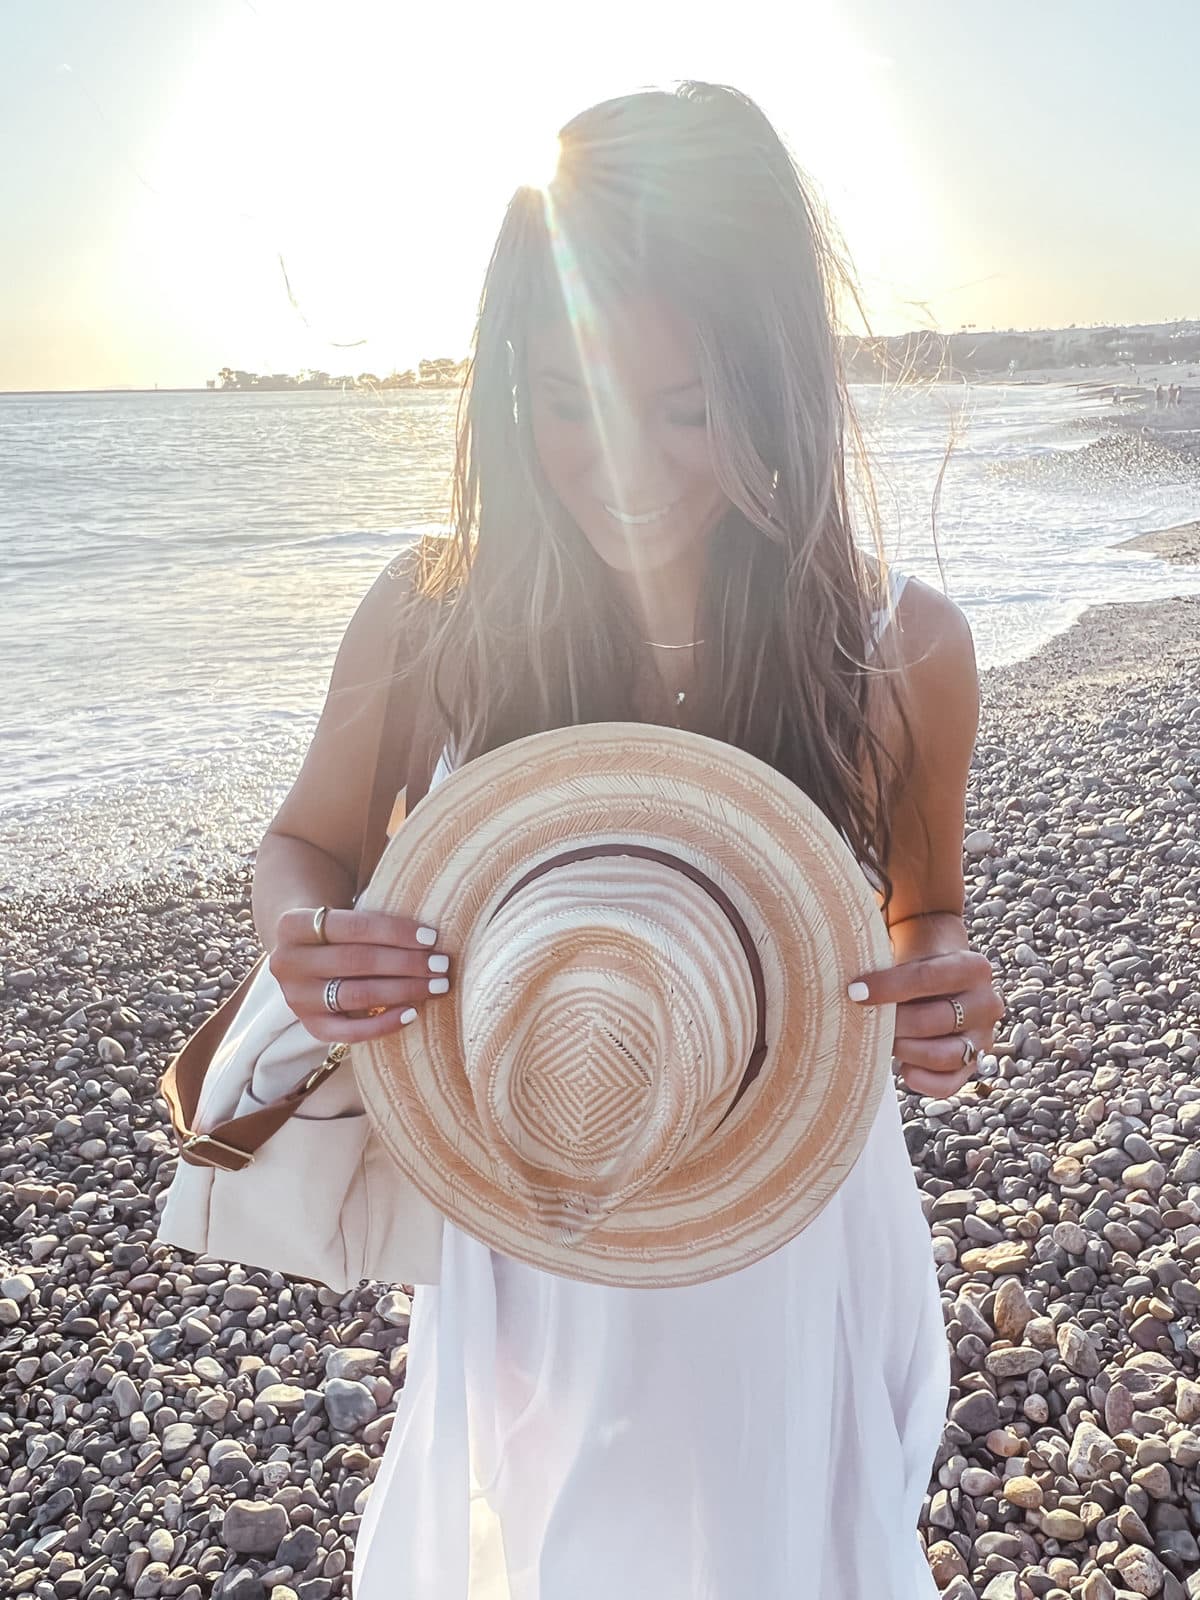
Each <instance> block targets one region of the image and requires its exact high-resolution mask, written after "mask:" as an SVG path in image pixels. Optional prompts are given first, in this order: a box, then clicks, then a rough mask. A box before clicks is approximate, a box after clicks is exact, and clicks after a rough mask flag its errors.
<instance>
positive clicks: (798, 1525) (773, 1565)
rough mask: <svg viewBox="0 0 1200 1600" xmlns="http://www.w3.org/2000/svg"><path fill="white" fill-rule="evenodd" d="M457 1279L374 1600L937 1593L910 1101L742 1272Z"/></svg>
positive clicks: (454, 1241) (382, 1513) (924, 1276)
mask: <svg viewBox="0 0 1200 1600" xmlns="http://www.w3.org/2000/svg"><path fill="white" fill-rule="evenodd" d="M903 582H904V578H903V576H902V575H899V574H896V575H894V577H893V588H892V606H893V609H894V606H895V602H896V600H897V599H898V598H899V594H900V590H901V588H902V586H903ZM889 615H890V612H883V613H880V614H879V615H878V616H877V618H876V628H875V638H876V639H878V637H879V634H880V633H881V632H882V629H883V627H884V626H886V623H887V620H888V617H889ZM445 772H446V768H445V765H444V763H443V764H442V765H441V766H440V767H439V771H438V774H437V775H436V779H435V781H437V780H440V778H441V777H444V776H445ZM441 1270H442V1276H441V1282H440V1283H439V1284H437V1285H436V1286H434V1285H426V1286H417V1287H416V1289H415V1292H414V1298H413V1314H412V1324H411V1329H410V1337H409V1354H408V1374H407V1380H406V1383H405V1387H404V1392H403V1395H402V1396H401V1400H400V1405H399V1411H398V1415H397V1418H396V1422H395V1425H394V1427H393V1429H392V1434H391V1438H390V1439H389V1441H388V1445H387V1449H386V1451H385V1454H384V1457H383V1460H382V1462H381V1463H380V1470H379V1473H378V1476H377V1477H376V1479H375V1483H374V1486H373V1488H372V1491H371V1495H370V1498H369V1500H368V1502H367V1506H366V1510H365V1512H364V1515H363V1521H362V1526H361V1529H360V1532H359V1538H358V1543H357V1548H356V1551H355V1560H354V1596H355V1600H933V1597H936V1594H937V1589H936V1587H935V1585H934V1583H933V1579H932V1577H931V1575H930V1572H929V1568H928V1566H927V1564H926V1561H925V1558H924V1555H923V1553H922V1551H921V1548H920V1544H919V1542H918V1539H917V1531H916V1530H917V1517H918V1514H919V1512H920V1509H921V1502H922V1498H923V1496H924V1493H925V1490H926V1486H927V1483H928V1479H929V1475H930V1471H931V1467H932V1463H933V1457H934V1454H935V1452H936V1449H937V1446H938V1443H939V1440H940V1436H941V1430H942V1424H943V1420H944V1417H945V1412H946V1403H947V1399H948V1387H949V1359H948V1353H947V1349H946V1340H945V1333H944V1328H943V1319H942V1313H941V1306H940V1300H939V1294H938V1285H937V1279H936V1276H935V1271H934V1265H933V1260H932V1254H931V1250H930V1240H929V1230H928V1227H927V1225H926V1223H925V1220H924V1217H923V1215H922V1212H921V1206H920V1201H919V1197H918V1192H917V1187H916V1183H915V1180H914V1177H913V1172H912V1168H911V1166H910V1164H909V1159H908V1153H907V1150H906V1148H905V1144H904V1140H903V1137H902V1133H901V1124H900V1112H899V1104H898V1101H897V1098H896V1096H895V1095H894V1094H890V1093H889V1094H885V1095H884V1097H883V1100H882V1103H881V1105H880V1108H879V1112H878V1115H877V1117H876V1120H875V1124H874V1127H873V1129H872V1131H871V1134H870V1136H869V1139H868V1142H867V1145H866V1147H865V1149H864V1151H863V1154H862V1156H861V1157H860V1159H859V1161H858V1162H857V1164H856V1166H855V1168H854V1170H853V1171H852V1172H851V1174H850V1176H849V1177H848V1178H847V1179H846V1181H845V1183H844V1184H843V1185H842V1187H841V1188H840V1189H839V1190H838V1192H837V1194H836V1195H835V1196H834V1197H833V1199H832V1200H831V1201H830V1203H829V1204H828V1205H827V1206H826V1208H825V1210H824V1211H823V1212H822V1213H821V1214H820V1216H819V1217H818V1218H817V1219H816V1221H815V1222H813V1223H812V1224H811V1225H810V1226H809V1227H808V1228H806V1229H805V1230H804V1232H803V1233H801V1234H799V1235H798V1236H797V1237H796V1238H795V1239H793V1240H792V1241H791V1242H790V1243H789V1244H787V1245H784V1246H783V1247H782V1248H781V1249H779V1250H777V1251H775V1252H774V1253H773V1254H772V1255H770V1256H767V1257H766V1258H765V1259H764V1260H762V1261H758V1262H756V1263H754V1264H753V1265H752V1266H749V1267H746V1268H743V1269H741V1270H740V1271H737V1272H734V1273H732V1274H731V1275H729V1276H728V1277H724V1278H719V1279H717V1280H715V1281H714V1282H711V1283H705V1284H699V1285H695V1286H693V1287H690V1288H682V1289H624V1288H610V1287H607V1286H602V1285H595V1284H586V1283H576V1282H574V1281H572V1280H571V1279H567V1278H561V1277H557V1276H555V1275H553V1274H551V1273H547V1272H543V1271H541V1270H539V1269H538V1268H535V1267H530V1266H526V1265H524V1264H523V1263H519V1262H515V1261H512V1260H510V1259H509V1258H508V1257H505V1256H502V1255H499V1254H497V1253H496V1252H495V1251H493V1250H490V1249H489V1248H488V1247H487V1246H486V1245H483V1244H480V1243H479V1242H478V1241H477V1240H475V1239H473V1238H471V1237H469V1236H468V1235H467V1234H465V1233H462V1232H460V1231H459V1230H458V1229H456V1228H454V1227H452V1226H451V1225H449V1224H447V1225H446V1228H445V1237H444V1245H443V1254H442V1269H441Z"/></svg>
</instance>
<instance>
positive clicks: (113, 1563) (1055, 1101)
mask: <svg viewBox="0 0 1200 1600" xmlns="http://www.w3.org/2000/svg"><path fill="white" fill-rule="evenodd" d="M1191 538H1192V539H1193V541H1194V532H1193V533H1192V535H1191ZM1174 542H1175V544H1176V545H1177V546H1179V545H1180V544H1181V538H1180V539H1176V540H1175V541H1174ZM1152 548H1153V547H1152ZM1179 559H1185V558H1183V557H1180V558H1179ZM1198 636H1200V597H1195V596H1189V597H1186V598H1182V599H1174V600H1157V601H1154V602H1153V603H1150V604H1145V605H1136V604H1129V605H1124V604H1111V605H1106V606H1102V607H1095V608H1093V609H1091V610H1089V611H1087V612H1086V613H1085V614H1084V616H1083V617H1082V619H1081V620H1080V621H1079V622H1077V623H1076V624H1075V625H1074V626H1072V627H1071V628H1070V629H1069V630H1068V631H1067V632H1065V633H1063V634H1060V635H1059V636H1057V637H1055V638H1054V639H1052V640H1051V641H1050V642H1049V643H1048V644H1047V645H1045V646H1044V647H1043V648H1042V649H1041V650H1039V651H1038V653H1037V654H1036V655H1034V656H1033V657H1032V658H1030V659H1028V660H1024V661H1021V662H1018V663H1016V664H1015V665H1012V666H1007V667H1000V668H996V669H993V670H990V671H988V672H986V673H984V674H983V680H982V681H983V714H982V721H981V726H980V732H979V738H978V744H977V749H976V755H975V761H974V765H973V769H972V774H971V781H970V792H969V796H968V833H967V837H966V840H965V856H964V860H965V872H966V893H967V900H966V912H965V918H966V924H967V927H968V930H969V933H970V936H971V942H972V944H973V946H974V947H975V948H976V949H978V950H981V951H982V952H983V953H984V954H986V955H987V956H988V958H989V959H990V961H991V962H992V965H993V968H994V971H995V974H996V977H997V981H998V983H999V986H1000V987H1001V989H1002V991H1003V993H1004V996H1005V999H1006V1002H1007V1006H1008V1011H1007V1016H1006V1018H1005V1020H1004V1022H1003V1023H1002V1024H1001V1025H1000V1028H999V1030H998V1036H997V1039H996V1043H995V1046H994V1048H993V1050H992V1051H991V1052H990V1053H989V1054H988V1055H987V1056H986V1057H984V1059H983V1061H982V1063H981V1071H980V1075H979V1078H978V1079H977V1080H976V1082H974V1083H973V1084H971V1085H970V1086H968V1087H967V1088H966V1089H964V1090H963V1091H962V1092H961V1093H960V1094H959V1095H957V1096H955V1097H954V1098H953V1099H947V1100H932V1101H931V1100H927V1099H925V1100H923V1099H920V1098H918V1097H916V1096H913V1095H909V1094H903V1095H902V1102H903V1109H904V1118H905V1138H906V1141H907V1144H908V1148H909V1152H910V1155H911V1158H912V1161H913V1165H914V1169H915V1173H916V1177H917V1181H918V1183H919V1186H920V1189H921V1193H922V1196H923V1202H924V1205H925V1208H926V1211H927V1215H928V1217H929V1221H930V1224H931V1229H932V1248H933V1252H934V1256H935V1260H936V1262H937V1264H938V1265H937V1270H938V1276H939V1280H940V1283H941V1286H942V1292H943V1298H944V1306H945V1314H946V1320H947V1336H948V1339H949V1342H950V1345H951V1350H952V1363H953V1365H952V1377H953V1390H952V1395H951V1405H950V1413H949V1419H948V1423H947V1428H946V1432H945V1436H944V1440H943V1444H942V1447H941V1449H940V1451H939V1454H938V1457H937V1461H936V1464H935V1469H934V1476H933V1480H932V1482H931V1485H930V1489H929V1495H928V1498H927V1500H926V1504H925V1507H924V1510H923V1513H922V1519H921V1536H922V1538H923V1539H924V1541H925V1544H926V1549H927V1553H928V1557H929V1561H930V1564H931V1566H932V1569H933V1572H934V1575H935V1578H936V1582H937V1584H938V1587H939V1589H940V1590H941V1593H942V1595H943V1596H944V1597H946V1600H1030V1597H1032V1596H1039V1597H1048V1600H1076V1597H1080V1600H1114V1597H1121V1600H1127V1597H1130V1596H1163V1597H1164V1600H1200V1576H1197V1574H1200V1544H1198V1542H1197V1541H1198V1539H1200V1070H1198V1069H1200V652H1198V651H1197V648H1196V640H1197V637H1198ZM257 953H258V945H257V940H256V936H255V933H254V928H253V925H252V922H251V917H250V910H249V873H248V869H247V868H246V867H245V866H244V865H241V864H238V865H236V866H234V867H231V868H230V869H229V870H228V871H227V872H225V873H223V874H222V873H220V872H214V873H212V874H210V875H209V876H208V877H207V878H206V879H205V880H204V881H184V880H181V879H179V878H178V877H153V878H147V879H145V880H143V881H141V882H138V883H136V884H133V885H129V886H126V887H124V888H121V889H119V890H105V891H104V892H103V893H102V894H96V895H93V896H91V897H88V896H87V895H79V894H73V895H71V896H58V897H53V896H47V895H32V894H29V895H24V896H18V897H15V898H13V899H12V900H11V901H10V903H9V905H8V906H7V908H6V913H5V916H4V919H3V923H2V925H0V963H2V967H3V973H4V980H5V989H4V1001H5V1012H4V1018H3V1021H2V1023H0V1593H2V1594H4V1595H6V1596H18V1595H32V1596H37V1597H38V1600H75V1597H87V1600H119V1597H126V1596H132V1597H134V1600H142V1597H151V1600H152V1597H157V1596H160V1595H161V1596H171V1597H183V1600H208V1597H210V1596H214V1597H218V1600H266V1597H268V1596H269V1597H270V1600H332V1597H338V1596H345V1595H349V1593H350V1568H351V1562H352V1550H353V1544H354V1539H355V1534H356V1530H357V1529H358V1527H359V1523H360V1520H361V1517H362V1514H363V1509H364V1506H365V1503H366V1500H367V1497H368V1495H369V1493H370V1488H371V1482H372V1479H373V1476H374V1474H375V1472H376V1470H377V1467H378V1463H379V1458H380V1456H381V1454H382V1452H383V1449H384V1445H385V1443H386V1440H387V1436H388V1432H389V1429H390V1427H391V1423H392V1419H393V1416H394V1412H395V1407H396V1403H397V1399H398V1397H399V1394H400V1391H401V1389H402V1386H403V1382H404V1373H405V1361H406V1354H407V1346H406V1339H407V1328H408V1311H409V1301H408V1298H407V1296H406V1294H405V1292H404V1290H403V1289H402V1288H400V1287H397V1286H394V1285H387V1284H364V1285H362V1286H361V1287H360V1288H359V1289H358V1290H356V1291H354V1292H352V1293H350V1294H347V1295H344V1296H340V1295H336V1294H333V1293H331V1292H329V1291H327V1290H325V1289H323V1288H320V1287H317V1286H314V1285H312V1284H309V1283H304V1282H298V1281H290V1280H287V1279H284V1278H283V1277H281V1276H279V1275H277V1274H272V1273H269V1272H265V1271H251V1270H247V1269H243V1268H240V1267H228V1266H225V1265H223V1264H221V1263H219V1262H213V1261H207V1260H203V1259H201V1260H200V1261H195V1260H191V1259H181V1258H179V1257H178V1256H177V1255H176V1254H175V1253H174V1252H173V1251H172V1250H171V1249H170V1248H169V1247H167V1246H165V1245H161V1244H159V1243H157V1242H156V1240H155V1237H154V1224H155V1218H156V1214H157V1208H158V1206H159V1205H160V1204H161V1201H162V1197H163V1194H164V1190H165V1186H166V1185H167V1183H168V1182H169V1179H170V1176H171V1172H172V1170H173V1166H174V1161H175V1155H174V1151H173V1145H172V1139H171V1135H170V1131H169V1124H168V1120H167V1114H166V1107H165V1105H164V1103H163V1101H162V1099H161V1098H160V1096H159V1094H158V1082H159V1078H160V1075H161V1073H162V1071H163V1069H164V1067H165V1065H166V1063H167V1061H168V1059H169V1058H170V1056H171V1054H172V1053H173V1051H174V1050H175V1049H176V1048H178V1046H179V1045H180V1043H181V1042H182V1040H183V1039H184V1037H186V1035H187V1034H188V1033H190V1032H191V1031H192V1030H193V1029H194V1028H195V1027H196V1026H197V1025H198V1023H199V1022H200V1021H201V1020H202V1019H203V1018H204V1016H206V1015H207V1014H208V1013H209V1012H211V1011H212V1010H213V1008H214V1007H215V1006H216V1005H217V1004H219V1002H220V1000H221V998H222V996H223V995H224V994H225V993H226V992H227V991H228V990H229V989H230V988H232V987H233V985H234V983H235V982H236V981H237V979H238V978H239V977H240V975H241V974H242V973H243V972H244V971H245V969H246V968H247V967H248V966H249V964H250V963H251V962H252V960H253V959H254V958H255V956H256V955H257ZM869 1269H870V1264H869V1263H863V1270H864V1271H867V1270H869ZM814 1600H815V1597H814ZM830 1600H832V1597H830Z"/></svg>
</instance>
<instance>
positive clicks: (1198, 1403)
mask: <svg viewBox="0 0 1200 1600" xmlns="http://www.w3.org/2000/svg"><path fill="white" fill-rule="evenodd" d="M1175 1415H1176V1416H1177V1417H1178V1418H1179V1420H1180V1422H1200V1383H1193V1382H1192V1381H1191V1380H1190V1379H1188V1378H1180V1380H1179V1382H1178V1384H1177V1385H1176V1388H1175Z"/></svg>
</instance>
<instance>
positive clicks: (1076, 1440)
mask: <svg viewBox="0 0 1200 1600" xmlns="http://www.w3.org/2000/svg"><path fill="white" fill-rule="evenodd" d="M1120 1461H1121V1452H1120V1451H1119V1450H1118V1449H1117V1447H1116V1445H1115V1444H1114V1443H1113V1441H1112V1440H1111V1439H1110V1438H1109V1436H1108V1435H1107V1434H1106V1433H1104V1432H1102V1431H1101V1429H1099V1428H1098V1427H1097V1426H1096V1425H1095V1423H1094V1422H1080V1423H1079V1424H1078V1426H1077V1427H1076V1429H1075V1432H1074V1434H1073V1435H1072V1438H1071V1449H1070V1451H1069V1453H1068V1455H1067V1471H1068V1472H1069V1473H1070V1474H1071V1476H1072V1477H1073V1478H1074V1479H1075V1481H1076V1482H1077V1483H1091V1482H1092V1481H1093V1479H1095V1478H1100V1477H1104V1476H1105V1475H1106V1474H1107V1473H1108V1472H1110V1471H1111V1470H1112V1469H1113V1467H1115V1466H1117V1465H1119V1463H1120Z"/></svg>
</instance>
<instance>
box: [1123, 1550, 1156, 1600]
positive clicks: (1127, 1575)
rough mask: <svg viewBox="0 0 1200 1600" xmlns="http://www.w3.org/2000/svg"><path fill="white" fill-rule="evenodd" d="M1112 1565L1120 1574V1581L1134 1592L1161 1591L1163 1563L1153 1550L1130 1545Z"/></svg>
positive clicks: (1147, 1593) (1153, 1592) (1148, 1593)
mask: <svg viewBox="0 0 1200 1600" xmlns="http://www.w3.org/2000/svg"><path fill="white" fill-rule="evenodd" d="M1113 1566H1114V1567H1115V1568H1116V1569H1117V1571H1118V1572H1119V1573H1120V1574H1121V1582H1122V1583H1123V1584H1124V1585H1125V1587H1126V1588H1127V1589H1132V1590H1133V1592H1134V1594H1141V1595H1156V1594H1160V1593H1161V1592H1162V1587H1163V1565H1162V1562H1161V1561H1160V1560H1159V1559H1158V1557H1157V1556H1156V1555H1155V1554H1154V1552H1153V1550H1145V1549H1143V1548H1142V1547H1141V1546H1140V1545H1130V1547H1129V1549H1128V1550H1122V1551H1121V1552H1120V1554H1119V1555H1118V1556H1117V1557H1116V1559H1115V1560H1114V1561H1113Z"/></svg>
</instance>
